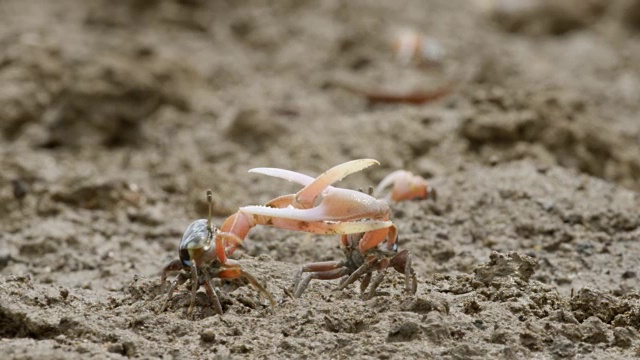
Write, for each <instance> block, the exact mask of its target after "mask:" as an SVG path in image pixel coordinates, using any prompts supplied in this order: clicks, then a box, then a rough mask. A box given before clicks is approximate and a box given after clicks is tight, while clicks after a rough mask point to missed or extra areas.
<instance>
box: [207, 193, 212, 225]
mask: <svg viewBox="0 0 640 360" xmlns="http://www.w3.org/2000/svg"><path fill="white" fill-rule="evenodd" d="M207 203H208V204H209V216H208V217H207V230H208V231H209V235H211V236H213V224H212V223H211V217H212V216H213V191H211V189H207Z"/></svg>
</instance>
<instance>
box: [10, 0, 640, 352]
mask: <svg viewBox="0 0 640 360" xmlns="http://www.w3.org/2000/svg"><path fill="white" fill-rule="evenodd" d="M639 4H640V2H639V1H634V0H619V1H597V0H593V1H570V0H566V1H561V2H557V1H547V0H529V1H525V0H521V1H517V0H511V1H507V0H504V1H486V2H482V1H477V2H466V1H429V2H423V1H401V2H393V3H392V2H365V1H356V2H338V1H329V2H307V1H281V2H275V3H273V4H269V3H267V2H251V1H239V2H237V1H200V0H188V1H186V0H182V1H177V0H136V1H93V2H83V1H77V0H64V1H56V2H49V1H40V0H31V1H11V0H6V1H3V2H0V17H1V18H2V21H0V44H1V45H2V46H1V49H2V50H0V82H1V83H2V84H3V86H2V87H0V105H1V106H0V137H1V138H2V140H1V142H0V154H1V155H0V167H1V168H2V172H0V180H1V184H2V186H1V187H0V357H1V358H16V359H24V358H33V359H44V358H47V359H50V358H59V359H63V358H64V359H69V358H87V357H99V358H114V359H115V358H122V357H138V358H220V359H226V358H309V359H311V358H319V357H330V358H372V359H400V358H443V359H470V358H503V359H520V358H558V359H559V358H563V359H564V358H593V359H596V358H610V359H617V358H619V359H627V358H634V357H638V356H640V293H639V292H638V288H639V285H640V278H639V277H638V276H639V275H640V274H639V272H640V211H639V210H640V195H639V191H640V121H639V120H638V114H639V113H640V105H638V104H640V67H639V66H640V65H639V64H640V63H638V62H637V61H636V60H637V59H638V58H640V43H639V42H638V36H640V32H639V31H640V30H639V29H640V15H639V14H640V10H639V9H640V5H639ZM401 28H413V29H417V30H418V31H420V32H423V33H424V34H426V35H427V36H429V37H430V38H432V39H434V40H435V41H437V42H438V44H439V45H440V47H441V48H442V49H443V50H444V52H443V53H442V54H441V57H440V58H438V63H439V64H438V65H435V64H430V65H429V66H417V65H415V64H401V63H399V62H398V61H397V59H395V58H394V55H393V53H392V50H391V46H390V45H389V44H390V42H391V34H393V32H394V31H396V30H398V29H401ZM423 65H424V64H423ZM443 88H446V89H451V90H447V95H446V96H443V97H440V98H438V99H437V100H435V101H433V102H429V103H425V104H420V105H411V104H406V103H403V104H395V103H380V102H378V101H376V100H375V99H373V100H372V98H371V97H370V98H369V99H367V98H366V96H364V95H366V91H374V92H377V93H381V92H382V93H385V94H389V93H391V94H407V93H412V92H413V93H416V92H417V93H428V92H433V91H437V90H439V89H443ZM354 89H355V91H354ZM356 158H374V159H377V160H379V161H380V163H381V165H380V166H377V167H372V168H369V169H367V170H365V171H363V172H362V173H358V174H354V175H352V176H350V177H348V178H346V179H345V180H344V181H342V182H341V183H339V186H341V187H346V188H350V189H359V188H361V189H366V188H368V187H369V186H375V185H376V184H377V183H378V182H379V181H380V180H381V179H382V178H383V177H384V176H385V175H386V174H388V173H390V172H391V171H393V170H396V169H400V168H404V169H407V170H410V171H413V172H414V173H416V174H419V175H421V176H423V177H425V178H427V179H428V181H429V183H430V185H431V186H432V187H434V188H435V189H437V192H438V199H437V201H433V200H427V201H409V202H402V203H397V204H392V205H391V208H392V220H393V221H394V223H395V224H396V225H397V227H398V229H399V245H400V248H401V249H407V250H409V251H410V252H411V254H412V255H413V265H414V268H415V271H416V273H417V279H418V290H417V293H416V294H415V295H407V294H405V293H403V291H402V290H403V288H404V279H403V277H402V276H401V275H400V274H397V273H393V274H391V273H390V274H389V275H388V276H387V277H386V279H385V281H384V282H383V283H382V284H381V285H380V287H379V288H378V291H377V295H376V296H375V297H374V298H372V299H370V300H367V301H362V300H360V294H359V286H358V284H354V285H352V286H349V287H348V288H346V289H344V290H341V291H334V289H335V287H336V286H337V280H334V281H317V280H316V281H312V282H311V284H310V285H309V287H308V289H307V291H306V292H305V293H304V294H303V295H302V297H301V298H298V299H294V298H292V297H291V296H290V294H291V289H292V280H293V273H294V272H295V271H296V269H297V268H298V267H299V266H300V265H301V264H303V263H307V262H314V261H328V260H338V259H341V258H342V257H343V254H342V252H341V250H340V248H339V239H338V238H337V237H336V236H321V235H310V234H305V233H298V232H291V231H286V230H280V229H274V228H267V227H256V228H254V229H253V230H252V231H251V232H250V234H249V236H248V238H247V240H246V243H245V244H244V247H243V249H242V250H239V251H238V252H236V254H234V257H236V258H237V259H238V261H239V262H240V263H241V264H242V267H243V268H244V269H246V270H247V271H249V272H251V273H252V274H253V275H254V276H255V277H256V278H257V279H258V280H259V281H261V282H262V283H264V284H265V285H266V287H267V288H268V289H269V291H270V292H271V293H272V294H273V295H274V298H275V300H276V302H277V306H276V307H274V308H270V307H269V306H268V303H267V301H266V300H265V299H261V297H260V295H259V293H258V292H257V291H255V290H254V289H253V288H251V287H250V286H248V285H247V284H244V283H243V282H241V281H218V280H216V282H215V284H216V287H217V289H218V292H219V297H220V302H221V304H222V308H223V311H224V315H222V316H218V315H216V314H215V312H214V310H213V308H212V307H211V303H210V301H209V299H208V298H207V296H206V294H205V293H204V290H202V289H201V290H200V291H199V292H198V293H197V297H196V307H195V309H194V311H193V314H191V316H187V314H186V312H187V308H188V306H189V301H190V297H189V294H188V291H187V290H186V289H185V288H184V287H182V288H181V289H180V290H179V291H178V292H176V293H175V295H174V297H173V299H172V300H171V301H170V302H169V304H168V307H167V310H165V311H164V312H160V311H159V310H160V308H161V307H162V305H163V303H164V301H165V298H166V297H165V296H166V293H165V291H163V289H161V287H160V271H161V269H162V267H163V266H164V265H165V264H166V263H167V262H169V261H170V260H172V259H174V258H176V257H177V255H178V253H177V248H178V242H179V240H180V238H181V236H182V232H183V231H184V229H185V228H186V227H187V225H188V224H190V223H191V222H192V221H194V220H195V219H198V218H203V217H205V216H206V213H207V202H206V199H205V196H204V194H205V190H206V189H208V188H211V189H212V190H213V193H214V204H215V205H214V209H213V210H214V221H215V223H216V224H221V223H222V221H224V219H225V218H226V217H227V216H229V215H231V214H232V213H234V212H235V211H236V210H237V208H238V207H240V206H244V205H254V204H262V203H264V202H266V201H268V200H269V199H272V198H274V197H276V196H279V195H283V194H288V193H292V192H295V191H297V189H298V187H297V186H296V185H295V184H292V183H287V182H285V181H281V180H278V179H274V178H269V177H265V176H261V175H258V174H249V173H247V170H248V169H250V168H253V167H265V166H267V167H282V168H286V169H292V170H296V171H300V172H303V173H306V174H309V175H312V176H315V175H317V174H319V173H321V172H322V171H324V170H326V169H328V168H329V167H331V166H333V165H336V164H339V163H342V162H345V161H348V160H352V159H356Z"/></svg>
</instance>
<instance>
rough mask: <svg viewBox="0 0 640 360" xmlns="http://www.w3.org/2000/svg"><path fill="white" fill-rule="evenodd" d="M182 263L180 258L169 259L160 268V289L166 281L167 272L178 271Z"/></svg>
mask: <svg viewBox="0 0 640 360" xmlns="http://www.w3.org/2000/svg"><path fill="white" fill-rule="evenodd" d="M183 267H184V265H182V262H181V261H180V259H175V260H172V261H170V262H169V263H168V264H167V265H165V267H164V268H163V269H162V276H161V277H160V289H162V290H164V284H165V282H166V281H167V274H169V273H170V272H175V271H180V270H182V268H183Z"/></svg>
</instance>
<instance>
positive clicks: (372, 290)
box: [361, 268, 387, 300]
mask: <svg viewBox="0 0 640 360" xmlns="http://www.w3.org/2000/svg"><path fill="white" fill-rule="evenodd" d="M386 274H387V269H386V268H384V269H382V270H380V271H378V273H377V274H376V277H375V278H374V279H373V282H372V283H371V287H370V288H369V293H368V294H367V295H366V296H365V294H364V293H362V295H361V296H362V299H363V300H369V299H371V298H372V297H374V296H375V294H376V290H377V289H378V286H380V284H382V280H384V276H385V275H386Z"/></svg>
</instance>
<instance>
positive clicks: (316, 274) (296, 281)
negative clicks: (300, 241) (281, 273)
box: [293, 260, 347, 297]
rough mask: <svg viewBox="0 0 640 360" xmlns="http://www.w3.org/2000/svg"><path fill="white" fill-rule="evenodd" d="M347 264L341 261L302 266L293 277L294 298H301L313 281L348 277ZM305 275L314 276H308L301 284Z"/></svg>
mask: <svg viewBox="0 0 640 360" xmlns="http://www.w3.org/2000/svg"><path fill="white" fill-rule="evenodd" d="M346 264H347V263H346V261H344V260H341V261H320V262H315V263H308V264H304V265H302V266H301V267H300V269H298V271H296V273H295V275H294V277H293V289H294V295H293V296H295V297H300V295H302V293H303V292H304V290H305V289H306V288H307V286H308V285H309V282H310V281H311V280H312V279H321V280H332V279H337V278H339V277H342V276H344V275H347V274H346V273H345V271H346V270H347V269H345V268H344V267H345V265H346ZM303 273H312V274H309V275H307V276H306V277H305V278H304V280H302V283H301V282H300V280H301V279H302V274H303Z"/></svg>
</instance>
